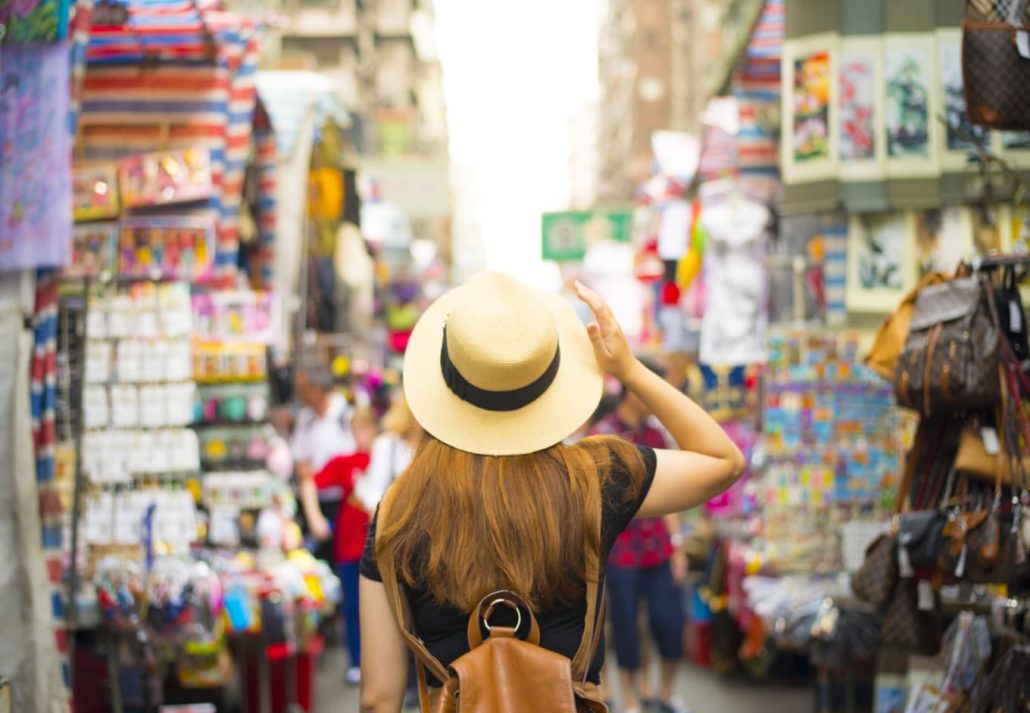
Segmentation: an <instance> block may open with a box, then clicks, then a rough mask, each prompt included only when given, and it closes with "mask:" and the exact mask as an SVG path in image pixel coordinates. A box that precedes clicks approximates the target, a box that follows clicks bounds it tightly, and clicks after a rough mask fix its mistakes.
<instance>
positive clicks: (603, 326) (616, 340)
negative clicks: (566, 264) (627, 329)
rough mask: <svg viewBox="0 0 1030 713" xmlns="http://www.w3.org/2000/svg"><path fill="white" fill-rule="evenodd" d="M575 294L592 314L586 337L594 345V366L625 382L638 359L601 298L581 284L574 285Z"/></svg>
mask: <svg viewBox="0 0 1030 713" xmlns="http://www.w3.org/2000/svg"><path fill="white" fill-rule="evenodd" d="M576 295H577V296H578V297H579V299H581V300H583V302H585V303H586V304H587V306H588V307H590V311H591V312H593V313H594V320H595V321H594V322H593V323H592V324H588V325H587V334H588V335H589V336H590V342H591V344H593V345H594V357H596V358H597V364H598V365H599V366H600V367H601V370H602V371H604V372H605V373H608V374H611V375H612V376H614V377H615V378H616V379H619V380H620V381H624V380H625V379H626V377H627V376H628V375H629V373H630V371H632V369H633V367H634V366H635V365H636V364H637V358H636V357H635V356H634V355H633V350H632V349H630V346H629V342H628V341H626V335H625V334H623V333H622V327H621V326H619V322H618V320H616V319H615V315H614V314H612V310H611V308H610V307H609V306H608V304H607V303H606V302H605V301H604V299H603V298H602V297H601V295H599V294H597V293H596V292H594V291H593V290H591V289H590V288H589V287H587V286H586V285H584V284H583V283H582V282H579V281H577V282H576Z"/></svg>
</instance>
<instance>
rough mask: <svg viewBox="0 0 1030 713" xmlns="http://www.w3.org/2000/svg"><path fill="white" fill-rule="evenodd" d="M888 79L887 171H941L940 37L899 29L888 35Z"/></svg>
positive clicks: (908, 174) (902, 174)
mask: <svg viewBox="0 0 1030 713" xmlns="http://www.w3.org/2000/svg"><path fill="white" fill-rule="evenodd" d="M883 42H884V51H883V71H884V81H883V83H882V86H883V92H884V99H883V106H884V140H885V142H886V149H887V175H888V176H889V177H892V178H919V177H928V176H936V175H938V173H939V172H940V163H939V161H938V156H937V146H938V140H937V134H938V132H939V131H940V129H941V128H942V127H941V125H940V122H939V121H938V120H937V118H936V117H935V116H934V113H933V112H934V107H936V106H937V100H936V96H937V89H936V87H937V77H938V74H937V71H936V70H935V69H934V65H935V63H936V57H935V53H936V42H935V38H934V35H933V34H932V33H926V32H916V33H893V34H890V35H887V36H886V37H885V38H884V41H883Z"/></svg>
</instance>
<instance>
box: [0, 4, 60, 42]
mask: <svg viewBox="0 0 1030 713" xmlns="http://www.w3.org/2000/svg"><path fill="white" fill-rule="evenodd" d="M70 8H71V1H70V0H0V25H3V26H4V27H5V28H7V32H6V36H5V37H4V42H10V43H12V44H25V43H28V42H55V41H57V40H61V39H64V38H65V37H67V36H68V15H69V10H70Z"/></svg>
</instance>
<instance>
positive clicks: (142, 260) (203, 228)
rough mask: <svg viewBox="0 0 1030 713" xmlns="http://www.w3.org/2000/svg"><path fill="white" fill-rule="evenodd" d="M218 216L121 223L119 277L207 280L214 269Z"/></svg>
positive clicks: (138, 219)
mask: <svg viewBox="0 0 1030 713" xmlns="http://www.w3.org/2000/svg"><path fill="white" fill-rule="evenodd" d="M214 251H215V216H214V215H213V214H198V215H193V216H147V217H146V218H143V217H136V218H127V219H125V220H123V221H122V224H121V233H120V235H119V238H118V274H119V275H122V276H124V277H150V276H151V275H154V274H157V275H159V276H160V277H162V278H163V279H170V280H190V281H192V282H198V281H204V280H206V279H208V278H210V276H211V271H212V268H213V266H214Z"/></svg>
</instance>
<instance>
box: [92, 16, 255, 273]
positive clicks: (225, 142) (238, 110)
mask: <svg viewBox="0 0 1030 713" xmlns="http://www.w3.org/2000/svg"><path fill="white" fill-rule="evenodd" d="M128 9H129V14H130V18H129V22H128V24H127V25H126V26H124V27H113V26H94V27H93V32H92V37H91V39H90V43H89V46H88V48H87V50H86V57H87V61H88V63H89V65H88V71H87V72H86V77H85V80H84V83H83V93H82V112H81V117H80V124H81V127H82V140H83V147H84V154H85V158H87V159H96V160H116V159H120V158H123V157H125V156H127V155H131V154H134V153H144V152H148V151H156V150H165V149H183V148H203V149H207V150H208V151H209V153H210V155H211V167H212V178H213V183H214V187H215V197H214V198H213V199H212V200H211V201H210V202H209V203H208V208H210V209H211V210H214V211H216V212H217V214H218V244H217V248H216V251H215V279H216V280H218V281H221V282H229V281H231V280H232V279H233V277H234V275H235V270H236V265H237V261H238V253H239V211H240V205H241V201H242V196H243V177H244V171H245V168H246V162H247V157H248V155H249V152H250V138H251V122H252V119H253V112H254V104H255V101H256V96H257V95H256V90H255V86H254V76H255V74H256V72H257V62H258V51H259V47H258V26H257V24H256V23H255V22H254V21H253V20H251V19H248V18H244V17H240V16H238V15H234V14H232V13H228V12H223V11H221V10H217V9H215V7H214V3H213V2H211V1H210V0H202V1H201V2H199V3H193V2H180V1H179V0H129V3H128ZM141 65H144V66H141Z"/></svg>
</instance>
